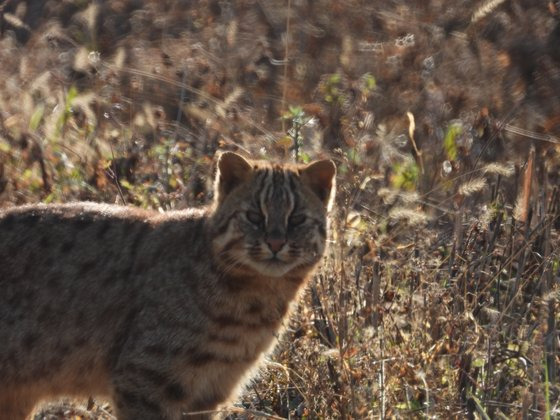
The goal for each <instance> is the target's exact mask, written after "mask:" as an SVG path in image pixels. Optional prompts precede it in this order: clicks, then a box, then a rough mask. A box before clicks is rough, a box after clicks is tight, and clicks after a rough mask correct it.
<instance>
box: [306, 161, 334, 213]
mask: <svg viewBox="0 0 560 420" xmlns="http://www.w3.org/2000/svg"><path fill="white" fill-rule="evenodd" d="M299 173H300V177H301V180H302V181H303V183H304V184H306V185H307V186H308V187H309V188H310V189H311V191H313V192H314V193H315V194H317V196H318V197H319V199H320V200H321V202H322V203H323V204H324V205H325V207H326V208H327V209H330V206H331V204H332V198H333V197H334V189H335V177H336V165H335V164H334V162H333V161H332V160H330V159H325V160H318V161H315V162H312V163H310V164H309V165H307V166H305V167H303V168H302V169H300V170H299Z"/></svg>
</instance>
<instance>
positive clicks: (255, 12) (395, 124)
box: [0, 0, 560, 418]
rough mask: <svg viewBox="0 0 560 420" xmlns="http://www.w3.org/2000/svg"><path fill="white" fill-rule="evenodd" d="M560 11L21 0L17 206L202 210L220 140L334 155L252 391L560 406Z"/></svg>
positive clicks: (14, 80)
mask: <svg viewBox="0 0 560 420" xmlns="http://www.w3.org/2000/svg"><path fill="white" fill-rule="evenodd" d="M559 7H560V5H559V4H558V2H554V1H525V0H510V1H469V0H461V1H460V0H457V1H453V2H445V1H437V0H423V1H419V2H407V1H398V0H394V1H391V2H381V1H374V2H372V1H366V0H363V1H359V0H346V1H338V0H336V1H335V0H317V1H310V0H292V1H288V0H284V1H278V0H270V1H268V0H267V1H266V2H265V1H256V0H254V1H250V0H244V1H236V2H228V1H217V0H215V1H180V0H175V1H172V0H168V1H156V0H144V1H141V0H114V1H98V2H90V1H86V0H65V1H59V0H49V1H39V0H37V1H21V0H18V1H14V0H11V1H10V0H5V1H3V2H1V3H0V205H1V206H9V205H17V204H23V203H28V202H37V201H44V202H65V201H73V200H95V201H105V202H117V203H127V204H131V205H137V206H142V207H150V208H155V209H162V210H166V209H172V208H182V207H186V206H194V205H203V204H205V203H207V202H209V200H211V197H212V191H211V180H212V159H213V155H214V153H215V152H216V151H217V150H220V149H221V150H224V149H226V150H239V151H241V152H246V153H249V154H250V155H252V156H256V157H262V158H266V159H285V160H294V159H295V160H299V161H303V162H305V161H308V160H309V159H313V158H317V157H323V156H329V157H331V158H333V159H334V160H335V161H336V162H337V165H338V168H339V176H338V195H337V209H336V213H335V214H334V217H333V235H332V244H331V247H330V251H329V254H328V255H327V257H326V258H325V263H324V265H323V268H322V269H321V270H320V272H319V273H318V274H317V276H316V277H315V278H314V280H313V282H312V283H311V285H310V287H309V290H308V293H307V294H306V296H305V300H304V301H303V302H302V303H301V304H300V305H299V307H298V311H297V315H296V316H295V317H294V319H293V320H292V322H291V323H290V326H289V329H288V332H287V334H286V335H285V337H284V339H283V340H282V344H281V346H280V348H279V349H278V351H277V352H276V354H275V355H274V356H273V357H272V358H271V361H270V362H269V363H268V364H267V365H266V366H265V368H264V369H263V370H262V374H261V375H260V377H259V378H258V379H256V380H255V381H254V382H252V383H251V385H250V386H249V387H248V389H247V392H246V393H245V394H244V395H243V397H242V399H241V400H240V401H239V403H240V404H242V406H244V407H245V408H248V409H251V410H258V411H259V412H261V413H269V414H270V415H275V416H281V417H290V418H415V417H417V418H439V417H452V418H510V417H513V418H536V417H538V418H552V417H555V416H557V415H558V401H559V400H558V396H559V392H560V389H559V385H558V379H559V374H560V372H559V369H558V365H559V362H560V361H559V360H558V358H559V354H558V346H559V335H558V327H557V322H558V320H559V317H560V315H559V314H558V305H559V295H558V282H559V280H560V255H559V247H558V244H559V229H560V218H559V216H560V197H559V191H558V185H559V175H560V172H559V168H560V157H559V151H560V149H559V146H558V145H559V144H560V139H559V137H560V96H559V92H560V73H559V71H558V69H559V68H560V53H559V51H560V48H559V47H558V45H560V15H559ZM110 412H111V411H110V407H109V406H106V405H103V404H102V403H100V404H97V403H95V402H92V403H91V404H90V407H89V410H88V408H80V407H79V406H77V405H75V404H72V403H66V404H59V405H57V406H51V407H49V408H47V409H45V410H44V411H43V412H42V413H40V414H38V415H37V417H38V418H49V416H52V417H51V418H61V417H62V418H71V417H72V416H76V415H78V416H81V417H83V418H87V417H105V418H110Z"/></svg>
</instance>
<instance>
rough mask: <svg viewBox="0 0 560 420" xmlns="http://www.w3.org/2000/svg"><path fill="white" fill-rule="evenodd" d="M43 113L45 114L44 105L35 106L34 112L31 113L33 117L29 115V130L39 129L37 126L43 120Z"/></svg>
mask: <svg viewBox="0 0 560 420" xmlns="http://www.w3.org/2000/svg"><path fill="white" fill-rule="evenodd" d="M44 113H45V105H44V104H42V103H41V104H39V105H37V107H36V108H35V111H33V115H31V119H30V120H29V129H31V130H33V131H36V130H37V128H39V124H40V123H41V120H42V119H43V115H44Z"/></svg>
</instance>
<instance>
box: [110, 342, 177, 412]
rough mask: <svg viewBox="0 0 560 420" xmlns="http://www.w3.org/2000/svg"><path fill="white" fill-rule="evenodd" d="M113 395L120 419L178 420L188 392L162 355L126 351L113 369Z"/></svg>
mask: <svg viewBox="0 0 560 420" xmlns="http://www.w3.org/2000/svg"><path fill="white" fill-rule="evenodd" d="M111 376H112V378H111V379H112V386H113V396H112V399H113V401H114V403H115V406H116V412H117V418H118V419H119V420H133V419H138V420H144V419H145V420H151V419H154V420H156V419H157V420H178V419H180V418H181V409H180V408H181V407H182V406H184V404H185V403H186V399H187V393H186V390H185V388H184V387H183V385H182V384H181V383H179V382H178V381H177V380H176V379H175V377H174V372H173V369H172V368H171V367H170V366H168V365H167V363H166V362H165V360H163V359H162V358H159V359H154V358H152V357H147V356H146V354H145V353H143V352H130V353H127V352H126V351H124V352H123V353H122V354H121V357H120V358H119V362H118V365H117V366H115V368H114V369H113V370H112V373H111Z"/></svg>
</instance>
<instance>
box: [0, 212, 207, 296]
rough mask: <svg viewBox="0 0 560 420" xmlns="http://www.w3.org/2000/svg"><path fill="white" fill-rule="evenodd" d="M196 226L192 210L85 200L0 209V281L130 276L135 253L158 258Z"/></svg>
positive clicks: (198, 216)
mask: <svg viewBox="0 0 560 420" xmlns="http://www.w3.org/2000/svg"><path fill="white" fill-rule="evenodd" d="M202 228H203V213H202V212H200V211H196V210H186V211H181V212H169V213H165V214H159V213H158V212H155V211H148V210H143V209H138V208H133V207H126V206H118V205H110V204H99V203H90V202H82V203H71V204H54V205H52V204H51V205H47V204H34V205H26V206H19V207H12V208H7V209H0V261H2V263H1V264H0V283H2V284H3V285H4V286H6V283H9V282H13V281H15V282H17V283H19V284H20V285H21V284H22V283H25V282H33V283H35V284H37V283H42V284H45V285H46V284H48V283H49V279H51V280H52V281H51V283H52V282H53V281H54V280H56V281H58V282H64V281H69V282H74V283H75V282H79V281H80V280H81V279H85V278H91V277H95V278H96V282H98V281H102V280H103V278H105V279H107V282H108V283H110V282H111V281H112V280H111V279H113V280H115V279H122V278H128V277H130V275H131V274H132V273H131V271H132V270H133V269H134V265H135V264H138V260H139V259H141V258H140V256H141V254H144V255H142V256H143V257H144V259H145V258H146V257H149V255H146V253H148V254H154V255H156V254H159V255H160V256H161V257H162V258H163V257H164V256H165V255H166V254H168V253H169V252H165V249H167V250H169V249H175V248H176V245H177V242H180V241H182V240H183V239H187V238H192V237H193V236H197V235H196V232H198V231H200V230H201V229H202ZM198 236H200V235H198ZM189 249H191V250H192V247H191V248H186V253H188V251H189ZM154 258H155V257H154ZM39 267H40V269H38V268H39Z"/></svg>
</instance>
